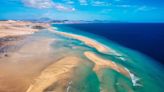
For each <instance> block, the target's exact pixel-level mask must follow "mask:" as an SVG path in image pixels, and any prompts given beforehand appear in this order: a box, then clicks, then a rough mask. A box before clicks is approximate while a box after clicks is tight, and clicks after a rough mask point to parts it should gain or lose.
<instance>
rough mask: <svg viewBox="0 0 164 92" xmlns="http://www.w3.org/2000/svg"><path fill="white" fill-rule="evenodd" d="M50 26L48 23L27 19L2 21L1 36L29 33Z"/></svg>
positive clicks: (0, 22) (0, 25)
mask: <svg viewBox="0 0 164 92" xmlns="http://www.w3.org/2000/svg"><path fill="white" fill-rule="evenodd" d="M47 27H49V24H46V23H32V22H27V21H12V20H9V21H0V38H2V37H6V36H20V35H29V34H33V33H35V32H38V31H39V30H40V29H44V28H47Z"/></svg>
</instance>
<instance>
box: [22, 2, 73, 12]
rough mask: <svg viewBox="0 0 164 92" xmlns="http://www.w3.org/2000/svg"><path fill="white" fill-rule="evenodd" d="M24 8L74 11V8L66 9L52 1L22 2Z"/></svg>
mask: <svg viewBox="0 0 164 92" xmlns="http://www.w3.org/2000/svg"><path fill="white" fill-rule="evenodd" d="M22 2H23V3H24V5H25V6H27V7H32V8H38V9H47V8H55V9H57V10H59V11H75V8H71V7H66V6H64V5H62V4H60V3H55V2H53V1H52V0H22Z"/></svg>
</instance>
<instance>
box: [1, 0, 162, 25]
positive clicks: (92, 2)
mask: <svg viewBox="0 0 164 92" xmlns="http://www.w3.org/2000/svg"><path fill="white" fill-rule="evenodd" d="M40 18H50V19H56V20H109V21H120V22H164V0H0V19H14V20H22V19H40Z"/></svg>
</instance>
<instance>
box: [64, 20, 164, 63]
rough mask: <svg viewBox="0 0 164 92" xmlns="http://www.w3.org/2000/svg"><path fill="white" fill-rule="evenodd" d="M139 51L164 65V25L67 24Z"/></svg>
mask: <svg viewBox="0 0 164 92" xmlns="http://www.w3.org/2000/svg"><path fill="white" fill-rule="evenodd" d="M66 26H69V27H71V28H74V29H78V30H81V31H84V32H89V33H93V34H96V35H99V36H102V37H104V38H106V39H108V40H111V41H113V42H115V43H117V44H120V45H122V46H124V47H127V48H130V49H133V50H136V51H139V52H141V53H143V54H145V55H147V56H149V57H151V58H152V59H155V60H156V61H158V62H160V63H161V64H164V23H95V24H66Z"/></svg>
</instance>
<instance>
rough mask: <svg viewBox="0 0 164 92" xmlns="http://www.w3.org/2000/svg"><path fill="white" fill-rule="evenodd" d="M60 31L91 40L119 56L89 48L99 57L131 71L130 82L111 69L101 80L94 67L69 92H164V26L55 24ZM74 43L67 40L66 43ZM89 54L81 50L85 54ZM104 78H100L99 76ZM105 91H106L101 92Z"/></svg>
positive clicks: (78, 77)
mask: <svg viewBox="0 0 164 92" xmlns="http://www.w3.org/2000/svg"><path fill="white" fill-rule="evenodd" d="M52 26H54V27H55V28H56V29H57V30H58V31H63V32H68V33H73V34H78V35H82V36H85V37H89V38H91V39H93V40H96V41H98V42H100V43H102V44H104V45H106V46H107V47H109V48H111V50H114V51H115V52H117V53H118V54H119V55H118V54H104V53H101V52H99V51H97V50H95V49H93V48H90V47H88V46H85V45H81V43H80V42H77V41H76V42H75V43H73V42H71V43H72V44H74V45H75V46H80V47H83V48H87V49H86V50H90V51H92V52H94V53H96V54H97V55H99V56H101V57H103V58H105V59H109V60H112V61H113V62H115V63H117V64H120V65H122V66H123V67H124V68H125V69H127V71H129V74H130V77H131V80H129V79H127V78H126V77H125V76H123V75H121V74H120V73H118V72H116V71H113V70H112V69H104V70H103V69H102V70H101V71H100V72H99V76H98V75H96V74H95V72H93V70H92V68H91V65H90V67H86V66H85V65H87V63H86V62H84V63H86V64H85V65H82V67H81V68H80V69H79V70H78V69H77V71H78V72H77V73H76V74H75V75H74V80H73V84H72V86H71V87H72V88H71V89H70V90H71V91H70V92H77V90H78V92H110V91H111V92H163V87H164V84H163V81H164V74H163V70H164V67H163V64H164V58H163V57H164V24H144V23H141V24H140V23H132V24H129V23H109V24H108V23H106V24H104V23H101V24H62V25H61V24H54V25H52ZM69 41H71V40H70V39H68V40H67V41H66V42H69ZM86 50H83V49H82V50H80V49H79V52H84V51H86ZM100 75H101V76H100ZM102 90H103V91H102Z"/></svg>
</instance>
